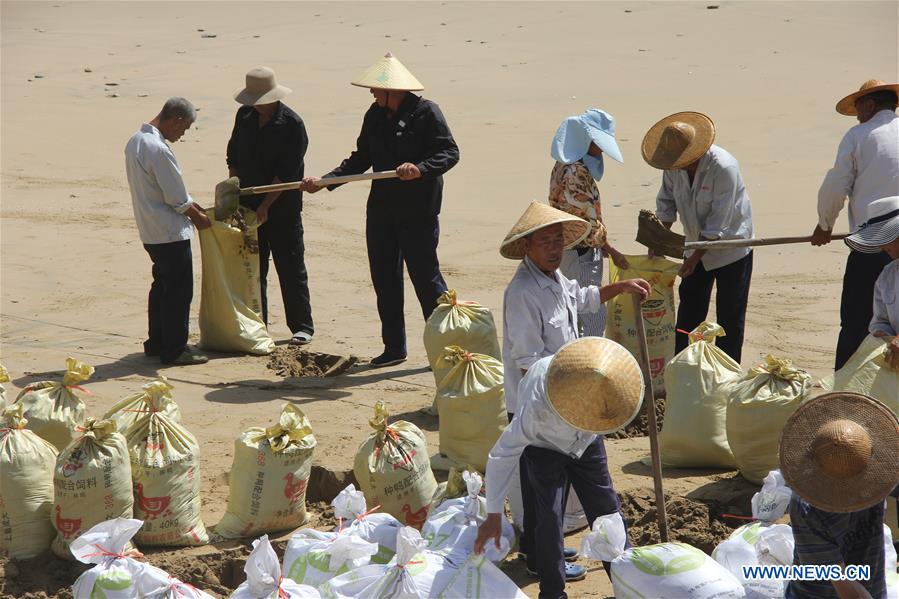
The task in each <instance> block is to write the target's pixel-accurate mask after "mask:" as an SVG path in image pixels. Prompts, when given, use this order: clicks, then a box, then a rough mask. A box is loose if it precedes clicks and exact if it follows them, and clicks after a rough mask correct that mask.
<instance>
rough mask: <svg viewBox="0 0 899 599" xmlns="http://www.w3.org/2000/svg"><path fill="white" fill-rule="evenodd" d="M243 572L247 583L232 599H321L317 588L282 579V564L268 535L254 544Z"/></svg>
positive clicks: (242, 585)
mask: <svg viewBox="0 0 899 599" xmlns="http://www.w3.org/2000/svg"><path fill="white" fill-rule="evenodd" d="M243 571H244V572H246V573H247V580H246V582H244V583H243V584H241V585H240V586H239V587H237V588H236V589H235V590H234V592H233V593H231V599H321V595H320V594H319V592H318V591H317V590H316V589H315V588H314V587H311V586H309V585H305V584H297V583H296V582H294V581H293V580H291V579H290V578H286V577H282V576H281V564H279V563H278V555H277V554H276V553H275V550H274V549H272V544H271V542H269V540H268V535H262V536H261V537H260V538H258V539H256V540H255V541H253V551H251V552H250V555H249V557H248V558H247V563H246V565H244V567H243Z"/></svg>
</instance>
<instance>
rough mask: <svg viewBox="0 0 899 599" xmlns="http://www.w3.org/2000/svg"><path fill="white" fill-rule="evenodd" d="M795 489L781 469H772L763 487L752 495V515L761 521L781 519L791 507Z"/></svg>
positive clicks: (763, 482)
mask: <svg viewBox="0 0 899 599" xmlns="http://www.w3.org/2000/svg"><path fill="white" fill-rule="evenodd" d="M792 496H793V491H792V489H790V487H788V486H787V483H786V482H785V481H784V477H783V475H782V474H781V473H780V470H772V471H771V472H769V473H768V475H767V476H766V477H765V478H764V480H763V481H762V488H761V490H759V491H758V492H757V493H756V494H754V495H753V496H752V500H751V505H752V517H753V518H754V519H756V520H759V521H761V522H769V523H770V522H775V521H776V520H780V519H781V518H782V517H783V515H784V514H786V513H787V510H788V509H790V498H791V497H792Z"/></svg>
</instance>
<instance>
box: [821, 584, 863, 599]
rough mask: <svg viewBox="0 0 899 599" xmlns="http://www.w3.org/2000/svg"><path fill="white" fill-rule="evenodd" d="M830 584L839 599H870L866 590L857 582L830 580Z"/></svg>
mask: <svg viewBox="0 0 899 599" xmlns="http://www.w3.org/2000/svg"><path fill="white" fill-rule="evenodd" d="M830 584H832V585H833V590H835V591H836V592H837V596H839V598H840V599H872V597H871V593H869V592H868V589H866V588H865V587H864V586H863V585H862V583H860V582H858V581H857V580H831V581H830Z"/></svg>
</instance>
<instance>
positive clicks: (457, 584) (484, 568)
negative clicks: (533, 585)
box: [436, 554, 528, 599]
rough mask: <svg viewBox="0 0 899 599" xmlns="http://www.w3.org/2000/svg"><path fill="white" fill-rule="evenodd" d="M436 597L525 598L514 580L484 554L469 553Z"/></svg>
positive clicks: (451, 598)
mask: <svg viewBox="0 0 899 599" xmlns="http://www.w3.org/2000/svg"><path fill="white" fill-rule="evenodd" d="M436 597H437V598H438V599H469V598H471V597H485V598H486V597H496V598H497V599H499V598H502V599H527V597H528V596H527V595H525V594H524V593H523V592H522V591H521V589H519V588H518V585H516V584H515V582H514V581H513V580H512V579H511V578H509V577H508V576H506V574H505V572H503V571H502V570H500V569H499V568H498V567H497V566H495V565H494V564H493V563H492V562H491V561H490V560H489V559H488V558H487V557H486V556H484V555H476V554H472V555H469V556H468V558H467V559H466V560H465V562H463V563H462V565H461V566H459V567H458V568H457V569H455V572H454V573H453V575H452V577H451V578H450V579H449V581H448V582H447V584H446V586H445V587H444V588H443V589H442V590H441V591H440V592H439V593H438V594H437V595H436Z"/></svg>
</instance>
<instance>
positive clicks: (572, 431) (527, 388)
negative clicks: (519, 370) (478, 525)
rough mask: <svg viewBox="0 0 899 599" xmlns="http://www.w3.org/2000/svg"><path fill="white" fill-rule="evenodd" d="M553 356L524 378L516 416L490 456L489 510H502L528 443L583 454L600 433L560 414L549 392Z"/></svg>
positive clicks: (495, 511) (488, 480) (488, 466)
mask: <svg viewBox="0 0 899 599" xmlns="http://www.w3.org/2000/svg"><path fill="white" fill-rule="evenodd" d="M551 361H552V356H547V357H545V358H542V359H540V360H538V361H536V362H534V364H532V365H531V367H530V368H529V369H528V372H527V374H526V375H525V376H524V378H523V379H522V380H521V386H520V389H519V391H520V393H519V398H520V403H519V406H518V412H516V414H515V418H513V419H512V422H511V423H510V424H509V426H508V427H506V430H504V431H503V434H502V435H500V437H499V439H497V440H496V444H495V445H494V446H493V449H491V450H490V454H489V455H488V456H487V472H486V485H487V513H488V514H497V513H499V514H501V513H502V511H503V500H504V499H505V497H506V493H507V492H508V490H509V485H510V484H511V483H512V477H513V476H515V475H516V473H517V470H516V467H517V466H518V458H519V457H521V454H522V452H523V451H524V448H525V447H527V446H528V445H533V446H535V447H543V448H545V449H552V450H553V451H558V452H559V453H563V454H565V455H569V456H571V457H572V458H580V457H581V456H582V455H583V454H584V450H586V449H587V447H588V446H589V445H590V444H591V443H593V441H595V440H596V437H597V436H598V435H595V434H593V433H587V432H584V431H580V430H578V429H576V428H574V427H573V426H570V425H568V424H566V423H565V421H564V420H562V419H561V418H559V417H558V416H557V415H556V413H555V412H554V411H553V409H552V407H551V406H550V405H549V399H548V398H547V396H546V374H547V372H548V371H549V364H550V362H551Z"/></svg>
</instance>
